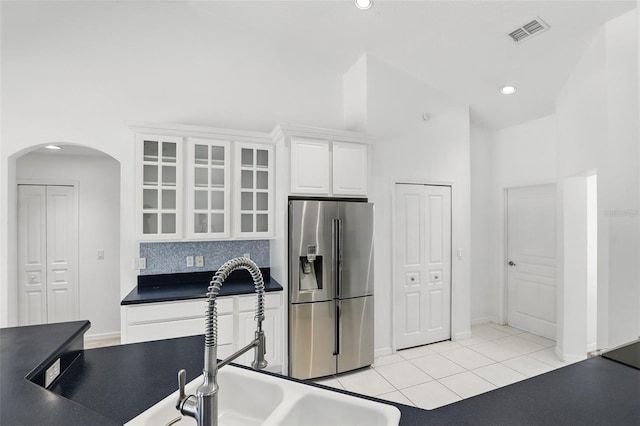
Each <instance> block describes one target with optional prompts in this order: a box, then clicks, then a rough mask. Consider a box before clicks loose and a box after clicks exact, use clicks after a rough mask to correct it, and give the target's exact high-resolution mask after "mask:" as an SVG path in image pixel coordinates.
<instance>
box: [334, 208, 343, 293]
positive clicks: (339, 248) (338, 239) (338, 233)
mask: <svg viewBox="0 0 640 426" xmlns="http://www.w3.org/2000/svg"><path fill="white" fill-rule="evenodd" d="M335 224H336V263H335V268H336V294H337V296H338V298H341V297H342V262H343V259H342V236H343V228H342V219H335Z"/></svg>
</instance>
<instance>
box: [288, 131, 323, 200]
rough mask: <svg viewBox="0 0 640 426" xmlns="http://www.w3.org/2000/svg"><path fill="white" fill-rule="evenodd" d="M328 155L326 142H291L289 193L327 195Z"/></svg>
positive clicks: (295, 140) (300, 140) (298, 140)
mask: <svg viewBox="0 0 640 426" xmlns="http://www.w3.org/2000/svg"><path fill="white" fill-rule="evenodd" d="M329 160H330V153H329V143H328V142H326V141H316V140H305V139H292V140H291V193H293V194H321V195H326V194H329V192H330V190H331V188H330V186H329V185H330V182H329V181H330V163H329Z"/></svg>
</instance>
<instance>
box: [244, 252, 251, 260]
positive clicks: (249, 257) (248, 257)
mask: <svg viewBox="0 0 640 426" xmlns="http://www.w3.org/2000/svg"><path fill="white" fill-rule="evenodd" d="M242 257H246V258H247V259H251V253H245V254H243V255H242Z"/></svg>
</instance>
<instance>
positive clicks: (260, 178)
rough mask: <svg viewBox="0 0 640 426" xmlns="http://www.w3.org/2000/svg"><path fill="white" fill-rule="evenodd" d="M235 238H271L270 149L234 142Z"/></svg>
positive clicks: (271, 187) (258, 145)
mask: <svg viewBox="0 0 640 426" xmlns="http://www.w3.org/2000/svg"><path fill="white" fill-rule="evenodd" d="M235 161H236V164H235V173H236V177H235V181H236V182H239V184H240V185H239V187H238V188H237V189H236V190H235V193H236V208H235V218H236V220H235V223H236V236H238V237H243V238H268V237H271V236H273V199H274V167H273V164H274V158H273V146H272V145H263V144H251V143H236V155H235Z"/></svg>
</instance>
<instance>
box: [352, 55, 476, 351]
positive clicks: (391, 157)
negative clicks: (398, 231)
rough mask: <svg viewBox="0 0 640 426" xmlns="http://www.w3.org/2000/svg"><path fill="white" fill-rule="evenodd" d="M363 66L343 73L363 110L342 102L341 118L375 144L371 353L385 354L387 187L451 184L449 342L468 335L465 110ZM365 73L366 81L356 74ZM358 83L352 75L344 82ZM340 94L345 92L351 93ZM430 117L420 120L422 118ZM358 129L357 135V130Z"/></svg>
mask: <svg viewBox="0 0 640 426" xmlns="http://www.w3.org/2000/svg"><path fill="white" fill-rule="evenodd" d="M359 61H366V67H365V66H362V65H361V64H356V65H354V67H352V68H351V70H350V73H359V74H360V77H361V78H366V82H367V91H366V110H364V107H363V103H362V102H357V101H355V100H354V99H351V100H350V101H349V103H350V105H352V106H353V108H352V110H350V111H347V112H346V113H345V117H347V118H349V119H350V120H352V121H351V122H347V123H346V126H347V128H349V130H366V131H367V133H368V134H370V135H372V136H374V137H375V138H376V142H375V143H374V145H373V147H372V152H373V159H372V167H373V170H372V180H373V181H372V185H371V188H372V193H371V196H370V199H371V201H373V202H374V203H376V219H375V227H376V253H375V277H376V306H375V309H376V328H375V347H376V350H377V351H378V353H382V352H383V351H384V350H389V349H391V348H392V347H393V342H392V326H393V320H392V318H393V313H392V310H391V308H392V307H391V306H390V305H389V303H388V301H389V300H392V298H393V292H392V283H393V274H392V273H393V271H392V259H393V252H392V243H393V234H392V218H393V207H394V206H393V204H392V200H393V187H394V184H395V182H423V183H444V184H451V185H452V228H453V229H452V234H453V235H452V241H453V245H452V247H453V251H454V253H455V252H456V251H457V250H458V249H460V250H462V254H463V255H462V259H458V258H457V257H455V256H454V258H453V259H452V338H453V339H456V338H462V337H467V336H469V335H470V316H469V315H470V314H469V313H470V285H469V280H470V252H471V243H470V189H469V185H470V183H469V180H470V147H469V132H470V130H469V110H468V107H467V106H466V105H462V104H460V103H458V102H456V101H453V100H452V99H450V98H449V97H448V96H446V95H445V94H443V93H442V92H440V91H438V90H436V89H434V88H432V87H430V86H428V85H427V84H425V83H424V82H422V81H420V80H418V79H417V78H415V77H413V76H411V75H408V74H406V73H405V72H403V71H400V70H398V69H396V68H394V67H392V66H390V65H388V64H386V63H384V62H382V61H380V60H378V59H376V58H375V57H372V56H370V55H365V56H363V57H361V58H360V59H359ZM365 72H366V74H364V73H365ZM349 81H359V79H358V78H356V76H354V75H350V76H347V77H346V78H345V84H348V82H349ZM354 92H356V90H354V91H351V92H350V91H348V90H345V93H347V94H348V93H354ZM425 112H428V113H430V114H431V117H432V118H431V120H430V121H423V119H422V114H423V113H425ZM362 126H365V127H366V128H365V129H362Z"/></svg>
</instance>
